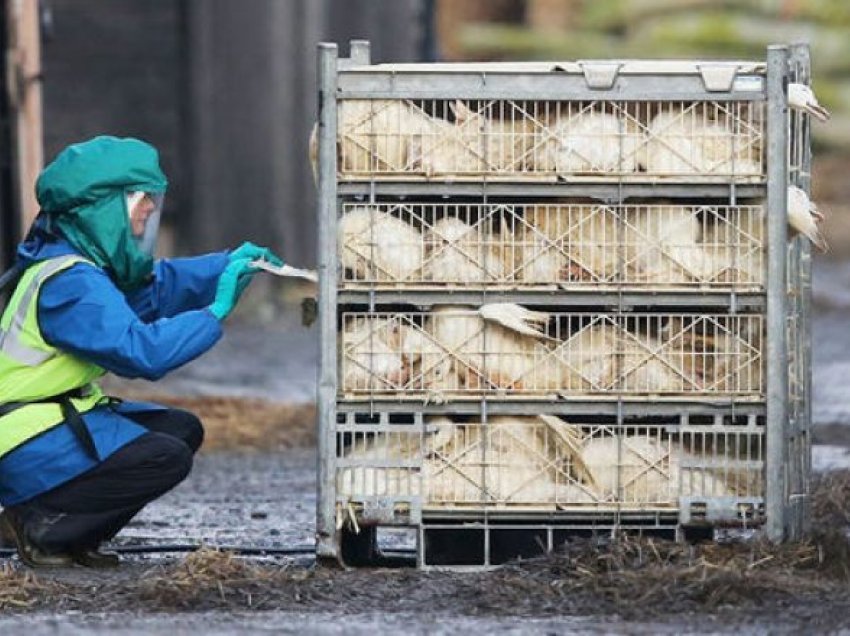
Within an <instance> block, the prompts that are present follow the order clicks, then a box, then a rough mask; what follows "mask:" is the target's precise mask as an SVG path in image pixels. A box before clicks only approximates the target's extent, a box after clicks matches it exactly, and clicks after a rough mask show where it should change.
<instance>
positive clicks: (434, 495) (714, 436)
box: [337, 415, 764, 514]
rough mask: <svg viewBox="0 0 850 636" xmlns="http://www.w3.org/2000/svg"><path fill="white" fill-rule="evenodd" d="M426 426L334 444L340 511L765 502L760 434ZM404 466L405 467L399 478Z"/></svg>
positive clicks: (723, 428)
mask: <svg viewBox="0 0 850 636" xmlns="http://www.w3.org/2000/svg"><path fill="white" fill-rule="evenodd" d="M424 423H425V426H424V435H421V436H420V434H419V432H418V431H415V430H410V431H409V432H408V433H407V435H408V436H409V438H410V439H408V440H402V439H401V438H400V437H399V435H403V433H398V432H397V431H393V432H392V433H390V432H383V433H373V434H371V435H368V436H364V437H363V438H362V439H357V440H354V439H353V438H352V441H351V443H349V444H347V445H341V446H340V448H339V458H340V459H339V462H340V465H341V467H340V468H339V469H338V472H337V475H338V478H337V482H338V498H339V500H340V501H343V502H350V501H355V502H356V501H359V500H361V499H368V498H370V497H373V496H375V495H392V496H398V495H402V496H420V495H421V505H422V511H423V512H424V513H426V514H427V512H428V511H432V512H433V511H439V510H446V509H482V508H488V509H513V510H536V511H539V510H549V511H556V510H611V509H617V510H629V509H632V510H634V509H644V508H665V507H667V508H670V507H676V506H678V505H679V501H680V498H687V501H688V502H689V503H690V502H693V501H696V500H700V499H702V500H707V499H722V500H726V501H728V500H733V501H734V500H742V501H744V500H746V501H749V502H752V501H754V500H758V499H759V498H761V497H762V496H763V488H764V480H763V468H764V439H763V432H764V431H763V426H759V425H755V424H751V425H746V426H735V425H722V424H721V425H707V426H706V425H693V426H691V425H687V426H669V425H667V426H665V425H661V424H657V423H655V424H625V425H619V426H618V425H616V424H613V423H611V424H598V423H595V424H594V423H583V422H580V421H578V422H572V421H567V420H564V419H561V418H558V417H554V416H549V415H531V416H492V417H490V418H488V419H487V420H486V422H484V421H482V420H480V419H473V420H457V419H454V420H453V419H452V418H449V417H446V416H430V417H426V418H425V420H424ZM405 462H406V463H407V465H409V466H410V467H411V468H407V469H402V468H398V466H400V465H403V464H404V463H405ZM414 465H415V466H416V467H417V468H416V472H415V475H414V477H415V478H411V474H413V473H414V469H413V468H412V467H413V466H414ZM353 466H360V467H361V468H359V469H358V470H359V472H357V473H355V472H354V470H355V469H354V468H352V467H353ZM403 470H406V471H407V473H405V475H404V476H403V478H399V477H398V475H397V473H398V472H399V471H403ZM420 471H421V473H420ZM355 475H359V476H360V477H356V476H355ZM379 476H380V478H379ZM420 477H421V481H420ZM420 488H421V490H420Z"/></svg>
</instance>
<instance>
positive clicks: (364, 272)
mask: <svg viewBox="0 0 850 636" xmlns="http://www.w3.org/2000/svg"><path fill="white" fill-rule="evenodd" d="M337 234H338V250H339V259H340V262H341V264H342V266H343V268H344V269H345V270H347V272H348V273H347V274H346V280H352V281H355V282H357V281H366V282H392V283H397V282H405V281H408V282H409V281H411V280H413V281H416V280H418V279H419V277H421V275H422V261H423V251H424V246H423V241H422V233H421V232H420V231H419V230H417V229H416V228H415V227H413V226H412V225H410V224H409V223H407V222H405V221H402V220H401V219H398V218H396V217H394V216H392V215H391V214H388V213H386V212H383V211H381V210H377V209H374V208H369V207H366V206H358V207H354V208H350V209H348V210H347V211H346V212H345V213H344V214H343V215H342V217H340V219H339V223H338V227H337Z"/></svg>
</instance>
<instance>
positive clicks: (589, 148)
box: [538, 108, 645, 175]
mask: <svg viewBox="0 0 850 636" xmlns="http://www.w3.org/2000/svg"><path fill="white" fill-rule="evenodd" d="M547 128H548V131H549V135H550V137H549V139H548V141H547V142H546V146H545V152H544V153H542V157H541V159H542V165H540V166H538V169H540V170H543V171H551V170H553V169H554V170H555V171H556V172H557V173H558V174H559V175H570V174H585V173H600V172H620V173H623V172H635V171H637V170H638V168H639V165H640V157H642V148H643V145H644V143H645V138H644V135H643V133H642V131H641V127H640V125H639V124H638V123H637V122H636V121H634V120H633V119H632V118H630V117H621V116H619V115H615V114H612V113H601V112H596V111H594V110H591V109H589V108H588V109H582V110H578V111H577V112H571V111H569V112H563V111H562V112H560V113H558V114H557V115H556V116H555V117H554V119H553V120H551V121H549V122H548V126H547Z"/></svg>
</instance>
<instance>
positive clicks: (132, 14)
mask: <svg viewBox="0 0 850 636" xmlns="http://www.w3.org/2000/svg"><path fill="white" fill-rule="evenodd" d="M427 4H428V0H287V1H285V2H284V1H281V0H251V1H250V2H234V1H233V0H145V1H144V2H139V1H138V0H109V2H104V1H103V0H61V1H56V0H54V1H53V2H52V3H50V4H49V6H50V7H51V9H52V29H51V31H52V35H50V36H49V37H48V38H47V39H46V40H45V43H44V49H43V51H44V68H45V84H44V100H45V149H46V158H47V160H48V161H49V160H50V158H52V157H53V156H54V155H55V154H56V152H58V151H59V150H61V149H62V148H63V147H64V146H66V145H67V144H69V143H72V142H74V141H79V140H82V139H85V138H88V137H91V136H93V135H96V134H106V133H108V134H115V135H132V136H138V137H141V138H143V139H146V140H148V141H150V142H151V143H153V144H154V145H156V146H157V147H158V148H159V149H160V151H161V154H162V163H163V167H164V168H165V170H166V173H167V174H168V176H169V180H170V183H171V185H170V187H169V194H168V198H167V202H166V211H167V218H166V222H167V223H169V224H170V226H171V228H172V230H173V234H174V242H175V243H176V244H177V248H178V250H179V251H182V252H189V253H193V252H199V251H206V250H214V249H222V248H225V247H229V246H232V245H234V244H237V243H239V242H241V241H242V240H253V241H256V242H262V243H265V244H270V245H272V246H274V247H275V248H277V249H279V250H281V251H282V252H283V254H285V256H286V258H287V260H289V261H291V262H293V263H298V264H304V265H310V264H312V263H314V262H315V240H316V238H315V237H316V222H315V211H314V210H315V193H314V188H313V182H312V176H311V172H310V168H309V163H308V160H307V140H308V136H309V131H310V127H311V125H312V122H313V120H314V118H315V113H316V45H317V44H318V42H320V41H322V40H333V41H339V42H341V43H343V42H344V43H345V44H343V45H342V46H341V51H340V53H341V55H347V41H348V40H350V39H355V38H366V39H369V40H371V41H372V42H373V59H375V60H376V61H381V60H395V61H402V60H405V61H409V60H416V59H418V58H419V57H420V55H421V52H422V48H423V46H422V42H423V37H424V24H423V20H422V16H423V14H424V7H425V6H426V5H427Z"/></svg>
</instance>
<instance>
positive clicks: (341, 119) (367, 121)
mask: <svg viewBox="0 0 850 636" xmlns="http://www.w3.org/2000/svg"><path fill="white" fill-rule="evenodd" d="M337 121H338V125H337V147H338V152H339V171H340V172H341V173H355V174H369V173H375V172H379V173H399V172H400V173H405V172H410V171H412V170H414V169H415V168H416V162H415V159H414V158H413V156H412V155H411V152H410V147H411V140H412V139H414V138H415V137H416V136H417V135H429V134H430V132H431V130H432V127H433V122H434V118H432V117H431V116H430V115H428V114H427V113H426V112H424V111H423V110H422V109H420V108H419V107H417V106H416V105H414V104H413V103H412V102H409V101H406V100H389V99H373V100H369V99H354V100H343V101H340V102H339V107H338V110H337Z"/></svg>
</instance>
